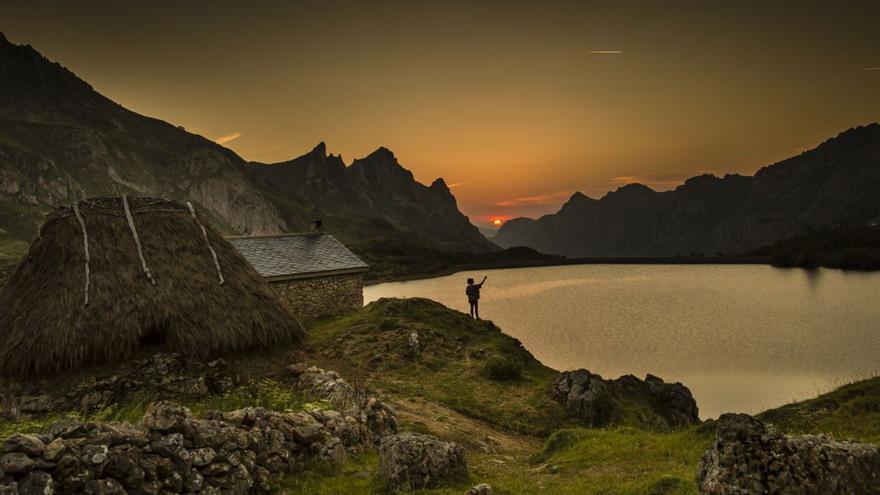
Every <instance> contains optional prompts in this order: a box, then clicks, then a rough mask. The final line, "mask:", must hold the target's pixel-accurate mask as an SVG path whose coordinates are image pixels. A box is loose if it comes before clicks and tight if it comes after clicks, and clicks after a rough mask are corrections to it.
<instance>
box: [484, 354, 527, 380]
mask: <svg viewBox="0 0 880 495" xmlns="http://www.w3.org/2000/svg"><path fill="white" fill-rule="evenodd" d="M522 368H523V365H522V363H521V362H519V361H518V360H516V359H513V358H510V357H505V356H495V357H493V358H491V359H489V362H487V363H486V373H488V375H489V378H491V379H493V380H517V379H519V378H520V377H521V376H522Z"/></svg>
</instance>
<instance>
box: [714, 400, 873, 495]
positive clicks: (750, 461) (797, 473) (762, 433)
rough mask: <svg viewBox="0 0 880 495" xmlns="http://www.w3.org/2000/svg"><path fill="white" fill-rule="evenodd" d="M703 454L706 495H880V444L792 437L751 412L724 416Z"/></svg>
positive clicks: (811, 436) (826, 438)
mask: <svg viewBox="0 0 880 495" xmlns="http://www.w3.org/2000/svg"><path fill="white" fill-rule="evenodd" d="M715 431H716V433H715V435H716V438H715V443H714V445H712V447H711V448H710V449H709V450H707V451H706V453H705V454H703V458H702V459H701V460H700V469H699V473H698V474H697V486H698V487H699V489H700V493H701V494H703V495H726V494H739V493H743V494H751V493H769V494H777V495H787V494H791V495H834V494H839V495H868V494H880V448H878V447H877V446H876V445H873V444H870V443H860V442H848V441H838V440H834V439H832V438H828V437H824V436H815V435H801V436H788V435H783V434H782V433H779V432H778V431H776V430H775V429H774V428H773V427H772V426H771V425H765V424H763V423H761V422H760V421H758V420H757V419H755V418H753V417H751V416H749V415H746V414H724V415H722V416H721V417H720V418H718V423H717V426H716V430H715Z"/></svg>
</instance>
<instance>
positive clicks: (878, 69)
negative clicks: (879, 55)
mask: <svg viewBox="0 0 880 495" xmlns="http://www.w3.org/2000/svg"><path fill="white" fill-rule="evenodd" d="M862 70H869V71H880V67H865V68H864V69H862Z"/></svg>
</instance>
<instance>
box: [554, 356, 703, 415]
mask: <svg viewBox="0 0 880 495" xmlns="http://www.w3.org/2000/svg"><path fill="white" fill-rule="evenodd" d="M551 395H552V396H553V399H554V400H555V401H557V402H559V403H560V404H562V405H563V406H564V407H565V408H566V410H568V412H569V414H571V415H573V416H576V417H579V418H581V419H583V420H585V422H586V423H587V424H588V425H589V426H592V427H602V426H606V425H609V424H612V423H614V422H616V421H618V420H619V419H620V418H621V417H623V416H624V414H625V412H626V411H625V410H624V409H625V408H626V407H632V404H638V405H639V406H640V409H641V410H642V411H645V412H643V413H642V415H641V416H640V417H639V419H640V420H641V421H642V422H643V423H645V425H646V426H651V427H661V428H675V427H679V426H684V425H689V424H696V423H699V421H700V418H699V411H698V409H697V403H696V401H695V400H694V398H693V396H692V395H691V392H690V390H688V388H687V387H685V386H684V385H682V384H681V383H665V382H664V381H663V380H661V379H660V378H657V377H656V376H653V375H648V376H647V377H646V378H645V380H639V379H638V378H636V377H634V376H632V375H625V376H622V377H620V378H618V379H616V380H606V379H604V378H602V377H601V376H599V375H596V374H594V373H590V372H589V371H587V370H584V369H580V370H576V371H566V372H563V373H561V374H560V376H559V378H557V380H556V382H554V384H553V388H552V390H551Z"/></svg>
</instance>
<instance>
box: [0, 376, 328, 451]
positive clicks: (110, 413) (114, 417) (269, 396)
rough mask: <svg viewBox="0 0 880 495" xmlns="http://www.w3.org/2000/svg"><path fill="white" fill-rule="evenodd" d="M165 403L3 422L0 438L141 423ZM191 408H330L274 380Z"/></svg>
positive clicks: (136, 400) (135, 400)
mask: <svg viewBox="0 0 880 495" xmlns="http://www.w3.org/2000/svg"><path fill="white" fill-rule="evenodd" d="M158 400H162V397H160V396H158V395H150V394H139V395H135V396H132V397H130V398H129V399H128V400H127V401H125V402H122V403H119V404H114V405H113V406H111V407H108V408H105V409H102V410H100V411H97V412H94V413H92V414H88V415H83V414H81V413H80V412H78V411H75V410H71V411H67V412H66V413H59V414H51V415H47V416H43V417H39V418H29V419H17V420H0V438H5V437H7V436H9V435H12V434H14V433H37V432H40V431H42V430H43V429H45V428H46V427H47V426H49V425H51V424H52V423H54V422H56V421H59V420H61V419H63V418H73V419H78V420H82V421H99V422H115V423H133V424H134V423H139V422H140V421H141V419H142V418H143V417H144V414H145V413H146V411H147V406H149V405H150V403H152V402H156V401H158ZM178 402H180V403H181V404H183V405H184V406H186V407H188V408H189V409H190V410H191V411H192V412H193V414H194V415H196V416H197V417H198V416H202V415H204V414H205V413H206V412H207V411H210V410H216V411H233V410H236V409H241V408H244V407H264V408H266V409H269V410H272V411H285V412H290V411H299V410H302V409H304V408H310V407H322V408H328V407H329V404H327V403H325V402H322V401H316V400H314V398H312V397H307V396H304V395H303V394H301V393H299V392H298V391H296V390H294V389H293V388H291V387H290V386H288V385H285V384H284V383H282V382H279V381H276V380H273V379H268V378H266V379H262V380H259V381H256V382H254V383H251V384H248V385H244V386H241V387H239V388H236V389H235V390H232V391H230V392H228V393H226V394H223V395H211V396H208V397H205V398H200V399H195V400H180V401H178Z"/></svg>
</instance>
